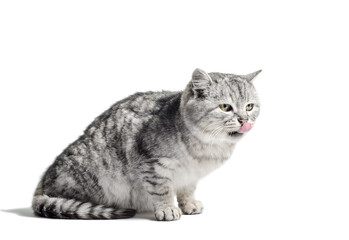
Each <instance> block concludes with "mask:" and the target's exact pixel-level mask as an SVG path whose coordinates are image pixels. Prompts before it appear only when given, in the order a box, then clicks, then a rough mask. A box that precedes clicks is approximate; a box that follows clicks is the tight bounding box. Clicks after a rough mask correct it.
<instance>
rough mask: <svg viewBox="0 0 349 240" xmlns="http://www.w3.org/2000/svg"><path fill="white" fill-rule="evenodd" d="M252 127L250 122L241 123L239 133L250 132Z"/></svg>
mask: <svg viewBox="0 0 349 240" xmlns="http://www.w3.org/2000/svg"><path fill="white" fill-rule="evenodd" d="M251 128H252V124H251V123H249V122H244V123H243V124H242V125H241V128H240V129H239V130H238V133H245V132H248V131H250V129H251Z"/></svg>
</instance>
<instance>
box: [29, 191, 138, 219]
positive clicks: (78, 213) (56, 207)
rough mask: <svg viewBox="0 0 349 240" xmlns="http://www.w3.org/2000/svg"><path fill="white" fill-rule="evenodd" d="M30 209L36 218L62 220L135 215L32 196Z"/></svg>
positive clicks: (128, 211)
mask: <svg viewBox="0 0 349 240" xmlns="http://www.w3.org/2000/svg"><path fill="white" fill-rule="evenodd" d="M32 208H33V210H34V213H35V215H37V216H41V217H48V218H63V219H120V218H131V217H133V216H134V215H135V214H136V210H134V209H115V208H110V207H105V206H103V205H95V204H92V203H89V202H80V201H77V200H74V199H65V198H55V197H49V196H47V195H37V196H34V198H33V202H32Z"/></svg>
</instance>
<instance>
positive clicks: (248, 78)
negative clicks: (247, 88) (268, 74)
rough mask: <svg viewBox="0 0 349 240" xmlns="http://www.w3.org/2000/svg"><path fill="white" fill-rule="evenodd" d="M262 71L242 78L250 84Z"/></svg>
mask: <svg viewBox="0 0 349 240" xmlns="http://www.w3.org/2000/svg"><path fill="white" fill-rule="evenodd" d="M261 71H262V69H261V70H258V71H256V72H253V73H250V74H247V75H243V76H242V78H243V79H245V80H247V81H248V82H252V80H254V79H255V77H257V75H258V74H259V73H260V72H261Z"/></svg>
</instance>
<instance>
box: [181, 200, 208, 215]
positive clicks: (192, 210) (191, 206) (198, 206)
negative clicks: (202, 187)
mask: <svg viewBox="0 0 349 240" xmlns="http://www.w3.org/2000/svg"><path fill="white" fill-rule="evenodd" d="M179 207H180V208H181V209H182V212H183V214H189V215H192V214H200V213H202V211H203V210H204V205H203V204H202V202H200V201H197V200H192V201H188V202H185V203H180V204H179Z"/></svg>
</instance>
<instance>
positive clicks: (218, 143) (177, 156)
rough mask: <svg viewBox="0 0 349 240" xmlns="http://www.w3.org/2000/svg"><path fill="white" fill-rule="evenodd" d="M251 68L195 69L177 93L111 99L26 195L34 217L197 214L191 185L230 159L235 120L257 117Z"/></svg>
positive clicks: (237, 135)
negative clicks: (247, 71)
mask: <svg viewBox="0 0 349 240" xmlns="http://www.w3.org/2000/svg"><path fill="white" fill-rule="evenodd" d="M259 72H260V71H257V72H254V73H251V74H248V75H234V74H222V73H209V74H207V73H205V72H204V71H202V70H200V69H196V70H195V71H194V73H193V75H192V80H191V81H190V82H189V84H188V85H187V87H186V89H185V90H184V91H183V92H167V91H163V92H144V93H136V94H134V95H131V96H129V97H127V98H125V99H123V100H121V101H119V102H117V103H115V104H114V105H113V106H111V107H110V108H109V109H108V110H107V111H105V112H104V113H103V114H102V115H100V116H99V117H97V118H96V119H95V120H94V121H93V122H92V123H91V124H90V126H88V127H87V129H86V130H85V132H84V134H83V135H82V136H80V137H79V139H77V140H76V141H75V142H73V143H72V144H70V145H69V146H68V147H67V148H66V149H65V150H64V151H63V153H61V154H60V155H59V156H58V157H57V158H56V160H55V162H54V163H53V164H52V165H51V166H50V167H49V168H48V170H47V171H46V173H45V174H44V176H43V177H42V179H41V181H40V183H39V185H38V187H37V189H36V191H35V194H34V198H33V202H32V207H33V210H34V212H35V214H37V215H39V216H43V217H50V218H68V219H71V218H77V219H115V218H128V217H132V216H133V215H134V214H135V213H136V211H138V212H142V211H149V210H151V211H155V216H156V218H157V219H158V220H177V219H179V218H180V216H181V214H182V213H184V214H198V213H201V212H202V210H203V205H202V203H201V202H199V201H197V200H196V199H195V197H194V191H195V188H196V185H197V182H198V181H199V179H201V178H202V177H204V176H206V175H207V174H209V173H210V172H211V171H213V170H214V169H216V168H218V167H219V166H221V165H222V164H223V163H224V162H225V161H226V160H227V159H229V158H230V156H231V154H232V152H233V149H234V147H235V144H236V143H237V141H238V140H240V139H241V137H242V136H243V135H244V133H237V130H238V129H239V128H240V127H241V124H240V122H239V121H240V120H241V119H243V120H244V121H248V122H250V123H252V124H253V123H254V122H255V120H256V118H257V116H258V114H259V106H260V105H259V101H258V97H257V94H256V91H255V89H254V87H253V85H252V83H251V81H252V79H253V78H254V77H255V76H256V75H257V74H258V73H259ZM248 103H254V109H253V110H252V111H250V112H247V111H246V110H245V108H246V104H248ZM219 104H230V105H231V106H232V107H233V111H231V112H223V111H222V110H221V109H220V108H219V107H218V106H219ZM176 196H177V201H178V206H179V208H178V207H177V206H175V203H174V199H175V197H176Z"/></svg>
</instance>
